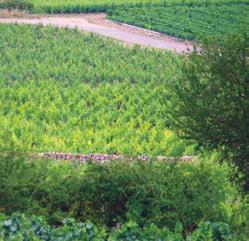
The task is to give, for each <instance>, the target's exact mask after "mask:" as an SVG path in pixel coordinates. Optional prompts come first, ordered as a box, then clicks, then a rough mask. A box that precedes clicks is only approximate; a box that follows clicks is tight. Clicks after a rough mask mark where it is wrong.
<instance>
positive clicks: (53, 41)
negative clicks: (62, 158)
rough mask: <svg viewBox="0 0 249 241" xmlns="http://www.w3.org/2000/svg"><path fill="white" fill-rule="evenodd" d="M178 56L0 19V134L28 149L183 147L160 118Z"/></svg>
mask: <svg viewBox="0 0 249 241" xmlns="http://www.w3.org/2000/svg"><path fill="white" fill-rule="evenodd" d="M179 61H181V60H180V57H175V56H174V55H172V54H170V53H167V52H159V51H152V50H143V51H142V50H140V49H138V48H131V49H129V48H124V47H123V46H121V45H119V44H115V43H113V42H111V41H109V40H102V39H100V38H98V37H96V36H92V35H86V34H81V33H79V32H78V31H71V30H58V29H55V28H41V27H30V26H15V25H12V26H11V25H9V26H6V25H0V66H1V67H0V76H1V77H0V86H1V88H0V114H1V119H0V140H6V139H7V140H9V141H10V142H11V144H12V145H14V146H16V147H18V148H25V149H27V150H32V151H70V152H84V153H89V152H107V153H114V152H118V153H124V154H130V155H137V154H141V153H146V154H149V155H173V156H177V155H182V154H184V153H187V152H191V150H190V149H189V148H187V149H186V143H184V142H183V141H181V140H179V139H178V138H177V137H176V135H175V134H174V133H172V132H170V131H169V130H168V129H167V123H166V122H165V114H166V112H167V81H168V80H170V79H172V78H175V76H176V75H177V71H178V70H177V65H176V63H177V62H179ZM5 144H6V141H0V146H3V145H5Z"/></svg>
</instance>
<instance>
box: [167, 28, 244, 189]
mask: <svg viewBox="0 0 249 241" xmlns="http://www.w3.org/2000/svg"><path fill="white" fill-rule="evenodd" d="M248 43H249V36H248V35H247V34H245V33H240V34H237V35H232V36H229V37H226V38H224V39H223V40H218V39H211V40H210V39H209V40H205V41H203V43H202V45H201V46H200V48H195V50H194V51H193V53H191V54H190V55H189V56H188V57H186V59H185V61H184V64H183V65H182V66H181V67H182V68H181V74H180V77H179V81H175V82H172V83H171V85H170V89H171V94H170V95H171V98H172V99H171V100H172V104H171V106H170V108H169V109H170V110H169V115H168V117H169V119H170V122H171V125H172V127H173V129H175V130H176V131H177V132H178V134H179V135H180V136H182V137H184V138H187V139H191V140H194V141H195V142H197V144H198V147H205V148H207V149H208V150H218V151H220V152H221V154H222V155H221V156H222V160H226V161H228V160H229V162H230V164H233V166H234V167H235V168H236V172H235V173H236V175H235V177H236V180H239V181H240V182H242V183H243V185H244V188H245V190H246V191H247V192H248V191H249V63H248V56H249V51H248Z"/></svg>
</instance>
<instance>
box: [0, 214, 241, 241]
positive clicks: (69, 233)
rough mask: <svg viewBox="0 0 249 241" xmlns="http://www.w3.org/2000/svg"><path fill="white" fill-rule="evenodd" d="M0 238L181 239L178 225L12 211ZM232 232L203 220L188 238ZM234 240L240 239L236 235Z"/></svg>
mask: <svg viewBox="0 0 249 241" xmlns="http://www.w3.org/2000/svg"><path fill="white" fill-rule="evenodd" d="M0 238H1V240H3V241H7V240H14V241H38V240H44V241H60V240H61V241H76V240H77V241H105V240H106V241H117V240H124V241H140V240H141V241H155V240H158V241H159V240H167V241H183V240H184V238H183V235H182V233H181V228H180V229H176V230H175V231H174V232H170V231H169V230H168V229H166V228H158V227H157V226H155V225H153V224H152V225H150V226H147V227H144V228H140V227H139V226H138V225H137V224H136V223H133V222H128V223H126V224H124V225H122V226H121V227H118V228H114V229H107V228H103V227H102V228H100V227H97V226H95V225H93V224H91V223H76V222H75V221H74V220H73V219H65V220H64V221H63V225H61V226H59V227H53V226H49V225H47V224H46V222H45V221H44V219H43V218H41V217H35V216H32V217H25V216H24V215H21V214H14V215H12V216H11V217H9V218H7V217H4V216H3V217H2V218H1V217H0ZM233 238H234V236H233V234H232V232H231V230H230V228H229V226H228V225H227V224H225V223H209V222H207V223H203V224H201V225H200V227H199V228H198V229H197V230H196V231H195V232H194V233H193V234H192V235H188V237H187V240H188V241H232V240H234V239H233ZM236 240H237V241H239V240H242V239H237V238H236Z"/></svg>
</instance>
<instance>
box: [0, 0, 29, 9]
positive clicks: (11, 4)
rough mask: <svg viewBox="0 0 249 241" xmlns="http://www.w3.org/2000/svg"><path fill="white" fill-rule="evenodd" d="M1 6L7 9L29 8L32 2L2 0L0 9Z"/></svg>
mask: <svg viewBox="0 0 249 241" xmlns="http://www.w3.org/2000/svg"><path fill="white" fill-rule="evenodd" d="M1 8H7V9H9V10H11V9H19V10H31V9H32V8H33V4H32V3H29V2H27V1H25V0H3V1H0V9H1Z"/></svg>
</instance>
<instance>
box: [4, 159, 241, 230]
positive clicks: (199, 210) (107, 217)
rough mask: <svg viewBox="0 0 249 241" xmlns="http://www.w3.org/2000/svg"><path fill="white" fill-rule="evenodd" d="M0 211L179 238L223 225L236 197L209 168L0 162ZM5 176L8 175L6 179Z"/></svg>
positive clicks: (217, 172)
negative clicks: (129, 225) (175, 233)
mask: <svg viewBox="0 0 249 241" xmlns="http://www.w3.org/2000/svg"><path fill="white" fill-rule="evenodd" d="M0 165H1V167H3V168H1V171H2V173H1V174H2V175H0V178H1V183H0V210H2V211H4V212H5V213H7V214H11V213H12V212H14V211H20V212H25V213H27V214H31V215H32V214H35V215H42V216H45V217H46V218H47V220H48V221H49V222H50V223H52V224H57V225H58V224H61V221H62V219H63V218H65V217H73V218H76V219H77V220H80V221H86V220H91V221H93V222H94V223H97V224H101V225H107V226H116V225H117V224H119V223H124V222H126V221H129V220H132V221H134V222H136V223H137V224H138V225H139V226H144V225H149V224H151V223H154V224H155V225H157V226H158V227H167V228H169V229H170V230H174V228H175V226H176V224H177V223H181V224H182V226H183V229H184V232H188V231H192V230H194V229H195V228H196V227H197V225H198V223H199V222H201V221H205V220H206V221H211V222H213V221H216V220H219V221H226V215H225V209H224V205H225V206H226V208H228V207H230V206H231V204H232V202H233V198H234V196H235V195H236V191H235V190H234V189H233V188H231V187H229V185H230V183H229V182H228V180H227V174H226V172H227V171H226V170H225V169H224V168H221V167H218V166H216V165H214V164H212V165H209V164H208V165H206V164H202V163H200V164H189V163H181V164H174V163H166V162H131V163H128V162H125V161H119V162H110V163H106V164H101V165H100V164H94V163H90V164H86V165H78V164H72V163H64V162H54V161H46V160H36V159H34V160H29V161H26V160H25V158H24V157H22V158H19V157H16V156H12V157H8V156H6V155H5V156H1V157H0ZM6 173H7V175H6Z"/></svg>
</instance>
